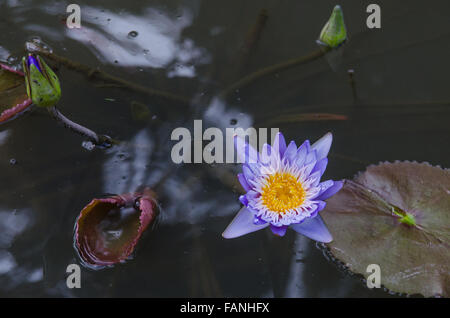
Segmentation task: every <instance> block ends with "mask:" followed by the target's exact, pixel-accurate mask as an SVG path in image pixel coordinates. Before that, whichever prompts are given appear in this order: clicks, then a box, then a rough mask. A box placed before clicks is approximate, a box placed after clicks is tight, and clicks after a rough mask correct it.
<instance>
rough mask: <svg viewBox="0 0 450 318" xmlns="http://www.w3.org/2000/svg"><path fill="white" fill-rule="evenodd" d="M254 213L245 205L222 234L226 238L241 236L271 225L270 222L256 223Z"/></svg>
mask: <svg viewBox="0 0 450 318" xmlns="http://www.w3.org/2000/svg"><path fill="white" fill-rule="evenodd" d="M254 219H255V217H254V214H253V213H252V212H250V211H249V210H248V209H247V208H246V207H243V208H242V209H241V210H240V211H239V212H238V214H237V215H236V216H235V217H234V219H233V221H231V223H230V224H229V225H228V226H227V228H226V229H225V231H224V232H223V233H222V236H223V237H224V238H226V239H231V238H235V237H239V236H242V235H245V234H248V233H252V232H255V231H259V230H261V229H263V228H265V227H267V226H268V225H269V223H266V224H262V225H256V224H255V223H254Z"/></svg>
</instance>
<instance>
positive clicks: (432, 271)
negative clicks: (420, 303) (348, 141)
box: [321, 162, 450, 297]
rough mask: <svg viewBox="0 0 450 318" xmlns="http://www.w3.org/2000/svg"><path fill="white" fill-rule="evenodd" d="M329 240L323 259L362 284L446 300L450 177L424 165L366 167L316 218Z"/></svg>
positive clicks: (449, 259)
mask: <svg viewBox="0 0 450 318" xmlns="http://www.w3.org/2000/svg"><path fill="white" fill-rule="evenodd" d="M321 216H322V218H323V219H324V221H325V223H326V225H327V226H328V229H329V230H330V232H331V233H332V235H333V238H334V240H333V241H332V242H331V243H330V244H328V245H327V246H328V248H329V251H330V252H331V254H332V255H333V257H335V258H336V259H337V260H339V261H341V262H342V263H343V264H344V265H345V266H346V267H347V268H348V269H349V270H350V271H352V272H354V273H358V274H362V275H363V276H364V277H365V278H366V279H368V278H369V276H370V275H371V274H372V271H370V270H369V272H367V270H368V268H367V267H368V266H369V265H370V264H377V265H379V266H380V269H381V276H380V278H381V285H383V286H384V287H385V288H387V289H389V290H390V291H393V292H397V293H403V294H409V295H411V294H421V295H423V296H425V297H430V296H443V297H448V296H449V294H450V250H449V247H450V170H448V169H442V168H440V167H433V166H431V165H429V164H427V163H416V162H395V163H382V164H379V165H377V166H369V167H368V168H367V170H366V171H365V172H363V173H360V174H359V175H357V176H356V177H355V178H354V180H353V181H350V180H346V181H345V183H344V186H343V188H342V189H341V190H340V191H339V192H338V193H337V194H336V195H335V196H333V197H331V198H330V199H329V200H328V201H327V207H326V208H325V210H323V211H322V212H321Z"/></svg>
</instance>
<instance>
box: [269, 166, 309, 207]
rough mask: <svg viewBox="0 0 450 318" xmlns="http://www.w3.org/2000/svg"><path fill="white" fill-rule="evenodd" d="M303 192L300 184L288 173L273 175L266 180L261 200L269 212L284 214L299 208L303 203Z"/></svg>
mask: <svg viewBox="0 0 450 318" xmlns="http://www.w3.org/2000/svg"><path fill="white" fill-rule="evenodd" d="M305 195H306V193H305V190H304V189H303V187H302V184H301V183H300V182H299V181H298V180H297V178H295V177H294V176H293V175H291V174H290V173H286V172H283V173H279V172H277V173H275V174H272V175H270V176H269V177H268V178H267V179H266V185H265V186H264V187H263V188H262V193H261V198H262V201H263V203H264V205H265V206H266V207H267V208H268V209H269V210H271V211H274V212H277V213H285V212H286V211H288V210H290V209H293V208H296V207H298V206H300V205H301V204H302V203H303V201H305Z"/></svg>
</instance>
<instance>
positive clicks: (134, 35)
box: [128, 31, 139, 39]
mask: <svg viewBox="0 0 450 318" xmlns="http://www.w3.org/2000/svg"><path fill="white" fill-rule="evenodd" d="M138 35H139V33H137V31H130V32H129V33H128V38H129V39H132V38H135V37H137V36H138Z"/></svg>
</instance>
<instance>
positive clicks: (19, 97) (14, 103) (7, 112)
mask: <svg viewBox="0 0 450 318" xmlns="http://www.w3.org/2000/svg"><path fill="white" fill-rule="evenodd" d="M30 105H31V99H29V98H28V96H27V91H26V88H25V79H24V76H23V73H21V72H19V71H16V70H14V69H12V68H10V67H9V66H7V65H4V64H1V63H0V124H1V123H4V122H6V121H8V120H10V119H12V118H13V117H15V116H16V115H18V114H20V113H22V112H23V111H24V110H26V109H27V108H28V107H29V106H30Z"/></svg>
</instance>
